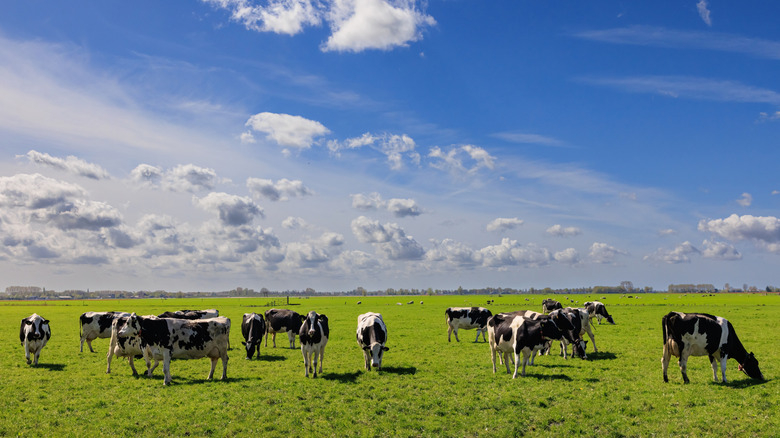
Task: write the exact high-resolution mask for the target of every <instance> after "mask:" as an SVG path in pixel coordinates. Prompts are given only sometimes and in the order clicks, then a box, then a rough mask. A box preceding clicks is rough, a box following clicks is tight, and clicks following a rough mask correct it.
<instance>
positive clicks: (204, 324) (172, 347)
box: [118, 313, 230, 385]
mask: <svg viewBox="0 0 780 438" xmlns="http://www.w3.org/2000/svg"><path fill="white" fill-rule="evenodd" d="M118 335H119V336H126V337H138V338H140V340H141V345H143V346H144V347H145V350H144V356H148V355H151V357H153V358H155V359H162V360H163V371H164V373H165V379H164V380H163V385H168V384H169V383H171V359H200V358H202V357H208V358H209V359H211V371H210V372H209V375H208V377H207V378H208V380H211V378H212V377H214V369H215V368H216V367H217V361H218V360H219V359H222V379H223V380H224V379H226V378H227V362H228V354H227V344H228V338H229V337H230V320H229V319H227V318H225V317H224V316H220V317H217V318H211V319H195V320H186V319H174V318H157V317H154V316H138V315H136V314H135V313H133V314H132V315H130V316H129V317H128V318H127V322H125V324H124V325H123V326H122V327H121V328H120V330H119V332H118Z"/></svg>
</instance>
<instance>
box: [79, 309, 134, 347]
mask: <svg viewBox="0 0 780 438" xmlns="http://www.w3.org/2000/svg"><path fill="white" fill-rule="evenodd" d="M120 316H130V314H129V313H127V312H84V313H82V314H81V316H79V321H80V322H81V346H80V348H79V351H80V352H83V351H84V341H87V346H88V347H89V351H90V352H92V353H94V352H95V350H93V349H92V341H94V340H95V339H97V338H110V337H111V323H113V322H114V320H115V319H116V318H118V317H120Z"/></svg>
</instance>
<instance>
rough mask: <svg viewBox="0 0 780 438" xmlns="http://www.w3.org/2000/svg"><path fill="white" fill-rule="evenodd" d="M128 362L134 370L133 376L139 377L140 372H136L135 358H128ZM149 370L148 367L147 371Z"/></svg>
mask: <svg viewBox="0 0 780 438" xmlns="http://www.w3.org/2000/svg"><path fill="white" fill-rule="evenodd" d="M127 362H128V363H129V364H130V369H131V370H133V375H134V376H137V375H138V371H136V370H135V361H134V360H133V356H130V357H128V358H127ZM148 368H149V367H147V369H148ZM106 372H108V371H106Z"/></svg>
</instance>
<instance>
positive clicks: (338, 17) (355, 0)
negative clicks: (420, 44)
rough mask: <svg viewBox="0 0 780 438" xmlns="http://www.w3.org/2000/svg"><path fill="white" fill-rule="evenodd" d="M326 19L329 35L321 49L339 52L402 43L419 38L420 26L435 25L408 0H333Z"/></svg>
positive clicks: (384, 48)
mask: <svg viewBox="0 0 780 438" xmlns="http://www.w3.org/2000/svg"><path fill="white" fill-rule="evenodd" d="M328 21H329V22H330V24H331V30H332V32H333V34H332V35H331V36H330V38H328V41H327V42H326V43H325V44H324V46H323V50H324V51H331V50H332V51H339V52H344V51H348V52H360V51H363V50H366V49H380V50H389V49H392V48H395V47H398V46H406V45H408V43H409V42H412V41H417V40H418V39H420V38H421V37H422V33H421V29H422V28H423V27H425V26H433V25H435V24H436V20H434V19H433V17H431V16H429V15H426V14H424V13H422V12H420V11H419V10H417V8H416V7H415V2H414V1H411V0H395V1H385V0H334V1H333V2H332V6H331V9H330V11H329V14H328Z"/></svg>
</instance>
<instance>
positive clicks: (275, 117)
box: [246, 112, 330, 149]
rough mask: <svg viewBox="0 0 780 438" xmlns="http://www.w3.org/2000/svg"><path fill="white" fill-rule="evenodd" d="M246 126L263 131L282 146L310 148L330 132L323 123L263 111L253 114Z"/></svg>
mask: <svg viewBox="0 0 780 438" xmlns="http://www.w3.org/2000/svg"><path fill="white" fill-rule="evenodd" d="M246 126H249V127H251V128H252V129H254V130H255V131H258V132H262V133H264V134H266V135H267V136H268V138H270V139H272V140H274V141H275V142H276V143H278V144H279V145H281V146H284V147H291V148H296V149H308V148H310V147H311V146H312V145H313V144H314V139H315V138H316V137H321V136H323V135H327V134H329V133H330V130H328V128H326V127H325V126H323V125H322V123H320V122H317V121H314V120H309V119H305V118H303V117H301V116H291V115H289V114H275V113H269V112H262V113H258V114H255V115H253V116H252V117H250V118H249V120H247V122H246Z"/></svg>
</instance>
